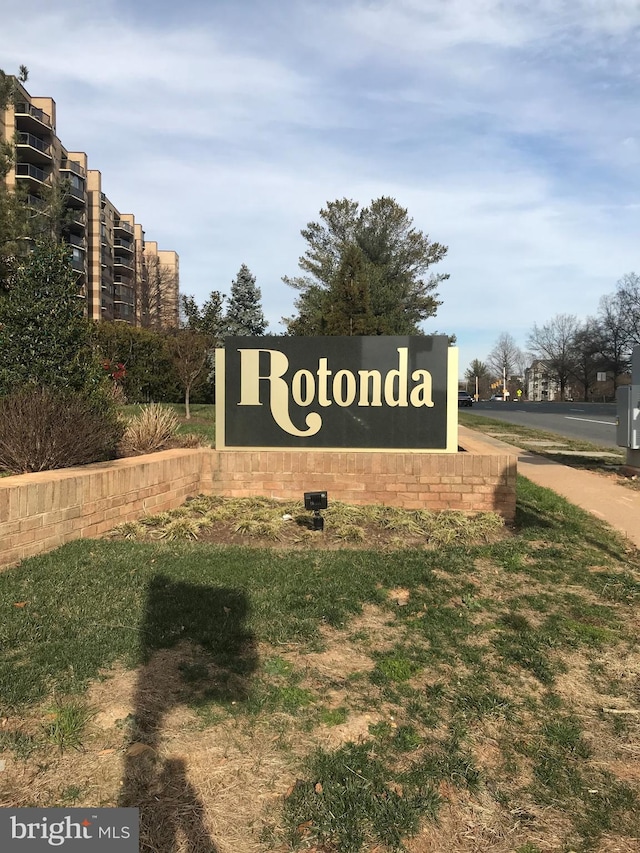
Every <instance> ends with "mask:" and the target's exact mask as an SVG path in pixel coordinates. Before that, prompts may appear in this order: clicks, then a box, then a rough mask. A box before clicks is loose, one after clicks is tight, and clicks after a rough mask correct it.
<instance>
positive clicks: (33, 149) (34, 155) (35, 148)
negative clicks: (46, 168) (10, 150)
mask: <svg viewBox="0 0 640 853" xmlns="http://www.w3.org/2000/svg"><path fill="white" fill-rule="evenodd" d="M16 149H17V151H18V154H19V156H20V160H21V161H22V162H27V163H44V164H47V163H51V160H52V157H53V155H52V153H51V146H50V145H49V143H48V142H45V141H44V139H40V137H39V136H34V135H33V133H18V139H17V142H16Z"/></svg>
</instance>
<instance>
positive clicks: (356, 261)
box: [323, 245, 377, 335]
mask: <svg viewBox="0 0 640 853" xmlns="http://www.w3.org/2000/svg"><path fill="white" fill-rule="evenodd" d="M376 333H377V322H376V318H375V316H374V315H373V312H372V311H371V299H370V292H369V277H368V275H367V270H366V261H365V259H364V257H363V255H362V252H361V251H360V249H359V248H358V247H357V246H355V245H352V246H349V248H347V249H346V250H345V252H344V255H343V259H342V263H341V264H340V267H339V268H338V272H337V273H336V276H335V279H334V281H333V282H332V284H331V287H330V288H329V291H328V293H327V313H326V325H325V328H324V331H323V334H325V335H375V334H376Z"/></svg>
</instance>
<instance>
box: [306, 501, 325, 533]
mask: <svg viewBox="0 0 640 853" xmlns="http://www.w3.org/2000/svg"><path fill="white" fill-rule="evenodd" d="M304 508H305V509H308V510H309V511H310V512H313V529H314V530H324V518H323V517H322V516H321V515H320V510H321V509H326V508H327V493H326V492H305V493H304Z"/></svg>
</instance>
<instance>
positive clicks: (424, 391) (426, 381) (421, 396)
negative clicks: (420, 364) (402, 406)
mask: <svg viewBox="0 0 640 853" xmlns="http://www.w3.org/2000/svg"><path fill="white" fill-rule="evenodd" d="M411 378H412V379H415V380H416V381H417V380H418V379H422V382H421V383H420V385H416V387H415V388H414V389H413V390H412V391H411V405H412V406H415V407H416V408H417V407H418V406H429V408H431V406H433V405H434V403H433V397H432V385H433V380H432V377H431V374H430V373H429V371H428V370H414V371H413V373H412V374H411Z"/></svg>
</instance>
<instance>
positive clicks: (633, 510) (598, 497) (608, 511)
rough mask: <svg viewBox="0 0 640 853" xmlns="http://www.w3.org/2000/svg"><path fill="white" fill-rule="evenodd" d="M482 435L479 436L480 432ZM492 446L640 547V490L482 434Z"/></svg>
mask: <svg viewBox="0 0 640 853" xmlns="http://www.w3.org/2000/svg"><path fill="white" fill-rule="evenodd" d="M463 430H465V431H466V428H465V427H462V426H461V427H460V431H461V432H462V431H463ZM476 435H478V433H476ZM482 438H483V440H486V441H487V442H488V443H489V444H495V446H500V447H502V448H503V449H504V450H505V451H506V452H511V453H514V454H516V455H517V457H518V473H519V474H522V476H523V477H527V479H529V480H531V481H532V482H534V483H536V484H537V485H538V486H544V487H545V488H547V489H551V490H552V491H554V492H556V493H557V494H559V495H562V497H564V498H566V499H567V500H568V501H570V502H571V503H572V504H575V505H576V506H579V507H581V508H582V509H584V510H586V511H587V512H590V513H592V514H593V515H595V516H597V518H600V519H602V521H606V522H607V523H608V524H610V525H611V526H612V527H614V528H615V529H616V530H619V531H620V532H621V533H622V534H623V535H625V536H626V537H627V538H628V539H629V541H630V542H631V543H633V544H634V545H635V546H636V548H640V490H639V491H635V490H633V489H627V488H625V487H624V486H621V485H619V484H618V483H616V482H615V480H613V479H611V480H610V479H608V478H607V477H604V476H603V475H601V474H596V473H594V472H593V471H582V470H580V469H578V468H569V467H568V466H567V465H560V464H559V463H558V462H553V461H551V460H550V459H547V458H545V457H544V456H538V455H536V454H535V453H531V452H530V451H528V450H523V449H522V448H519V447H514V446H513V445H511V444H506V442H503V441H499V440H498V439H497V438H492V437H491V436H487V435H484V434H483V435H482Z"/></svg>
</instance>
